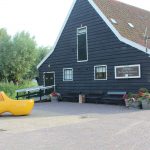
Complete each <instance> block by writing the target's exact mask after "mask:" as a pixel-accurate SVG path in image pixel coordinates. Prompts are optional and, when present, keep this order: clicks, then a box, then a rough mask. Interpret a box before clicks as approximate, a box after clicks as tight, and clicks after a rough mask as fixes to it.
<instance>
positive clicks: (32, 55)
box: [0, 29, 50, 83]
mask: <svg viewBox="0 0 150 150" xmlns="http://www.w3.org/2000/svg"><path fill="white" fill-rule="evenodd" d="M49 50H50V48H49V47H37V45H36V42H35V39H34V37H31V36H30V34H29V33H27V32H24V31H23V32H20V33H17V34H16V35H15V36H14V37H13V38H11V36H9V35H8V34H7V31H6V30H5V29H0V81H2V80H4V81H9V82H10V81H13V82H14V83H17V82H18V81H21V80H22V79H32V78H34V77H35V76H37V69H36V66H37V64H38V63H40V61H41V60H42V59H43V58H44V57H45V55H46V54H47V53H48V52H49Z"/></svg>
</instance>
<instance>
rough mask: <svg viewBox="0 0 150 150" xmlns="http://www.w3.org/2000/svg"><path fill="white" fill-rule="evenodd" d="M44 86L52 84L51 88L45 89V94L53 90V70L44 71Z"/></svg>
mask: <svg viewBox="0 0 150 150" xmlns="http://www.w3.org/2000/svg"><path fill="white" fill-rule="evenodd" d="M43 77H44V86H54V87H53V88H51V89H47V90H46V91H45V93H46V94H50V93H51V92H53V91H55V73H54V72H45V73H44V76H43Z"/></svg>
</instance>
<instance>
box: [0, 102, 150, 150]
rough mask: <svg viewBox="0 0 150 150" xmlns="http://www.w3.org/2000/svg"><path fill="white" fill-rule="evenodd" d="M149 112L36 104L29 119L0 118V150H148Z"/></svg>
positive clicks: (115, 107) (87, 106)
mask: <svg viewBox="0 0 150 150" xmlns="http://www.w3.org/2000/svg"><path fill="white" fill-rule="evenodd" d="M149 116H150V111H149V110H147V111H144V110H137V109H127V108H125V107H123V106H113V105H100V104H99V105H97V104H77V103H64V102H60V103H38V104H35V107H34V109H33V112H32V114H31V115H30V116H21V117H12V116H10V115H9V114H4V115H3V116H1V117H0V150H149V149H150V130H149V128H150V117H149Z"/></svg>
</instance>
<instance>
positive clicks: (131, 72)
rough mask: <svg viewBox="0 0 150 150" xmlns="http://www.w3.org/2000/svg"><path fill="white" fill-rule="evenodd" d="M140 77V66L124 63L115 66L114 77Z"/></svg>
mask: <svg viewBox="0 0 150 150" xmlns="http://www.w3.org/2000/svg"><path fill="white" fill-rule="evenodd" d="M129 78H141V66H140V64H137V65H125V66H115V79H129Z"/></svg>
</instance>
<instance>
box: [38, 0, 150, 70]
mask: <svg viewBox="0 0 150 150" xmlns="http://www.w3.org/2000/svg"><path fill="white" fill-rule="evenodd" d="M76 1H77V0H74V1H73V4H72V6H71V8H70V11H69V13H68V15H67V17H66V19H65V21H64V24H63V26H62V28H61V31H60V33H59V35H58V37H57V39H56V41H55V44H54V48H53V50H52V51H51V52H49V53H48V54H47V55H46V56H45V57H44V58H43V60H42V61H41V62H40V63H39V64H38V65H37V69H38V68H39V67H40V66H41V65H42V64H43V63H44V61H46V59H47V58H48V57H49V56H50V55H51V54H52V53H53V51H54V50H55V48H56V45H57V42H58V40H59V38H60V36H61V34H62V32H63V30H64V27H65V25H66V23H67V21H68V19H69V17H70V14H71V12H72V10H73V8H74V6H75V3H76ZM87 1H88V2H89V3H90V4H91V6H92V7H93V8H94V9H95V11H96V12H97V13H98V14H99V15H100V17H101V18H102V19H103V20H104V22H105V23H106V24H107V25H108V27H109V28H110V29H111V31H112V32H113V33H114V34H115V35H116V37H117V38H118V39H119V40H120V41H121V42H123V43H126V44H128V45H130V46H132V47H134V48H136V49H138V50H140V51H142V52H144V53H146V48H145V46H143V45H140V44H138V43H135V42H133V41H131V40H129V39H127V38H125V37H123V36H122V35H121V34H120V33H119V32H118V31H117V30H116V28H115V27H114V26H113V25H112V23H111V21H109V19H107V17H106V16H105V15H104V13H103V12H102V11H101V10H100V8H99V7H98V6H97V5H96V4H95V3H94V2H93V0H87ZM147 51H148V52H147V54H149V55H150V49H147Z"/></svg>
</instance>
